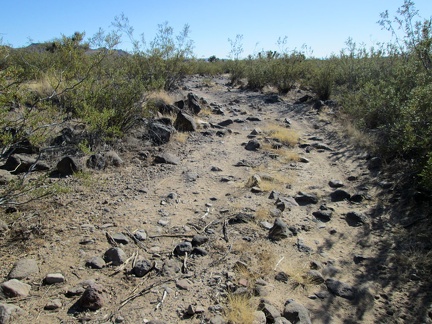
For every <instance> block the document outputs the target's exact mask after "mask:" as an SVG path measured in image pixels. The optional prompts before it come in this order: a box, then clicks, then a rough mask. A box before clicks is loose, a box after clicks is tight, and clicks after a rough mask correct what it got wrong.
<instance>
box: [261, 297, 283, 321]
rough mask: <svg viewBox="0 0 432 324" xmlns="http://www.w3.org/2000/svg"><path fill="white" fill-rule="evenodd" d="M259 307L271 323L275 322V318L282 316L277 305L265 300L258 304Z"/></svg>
mask: <svg viewBox="0 0 432 324" xmlns="http://www.w3.org/2000/svg"><path fill="white" fill-rule="evenodd" d="M258 309H259V310H260V311H262V312H263V313H264V314H265V318H267V320H268V321H270V323H273V322H274V320H275V318H278V317H280V316H281V313H280V311H278V310H277V308H276V307H274V306H273V305H272V304H270V303H269V302H266V301H265V300H261V302H260V304H259V305H258Z"/></svg>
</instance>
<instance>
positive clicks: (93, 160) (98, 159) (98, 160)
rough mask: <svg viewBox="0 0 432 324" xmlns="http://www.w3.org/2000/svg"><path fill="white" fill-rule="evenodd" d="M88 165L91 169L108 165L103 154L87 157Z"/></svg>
mask: <svg viewBox="0 0 432 324" xmlns="http://www.w3.org/2000/svg"><path fill="white" fill-rule="evenodd" d="M86 166H87V168H89V169H95V170H103V169H105V167H106V166H107V163H106V159H105V157H104V156H103V155H102V154H93V155H90V157H89V158H88V159H87V162H86Z"/></svg>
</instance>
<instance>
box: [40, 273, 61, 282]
mask: <svg viewBox="0 0 432 324" xmlns="http://www.w3.org/2000/svg"><path fill="white" fill-rule="evenodd" d="M63 282H65V277H64V276H63V275H62V274H61V273H50V274H47V275H46V277H45V279H44V283H45V284H47V285H53V284H57V283H63Z"/></svg>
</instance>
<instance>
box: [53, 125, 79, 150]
mask: <svg viewBox="0 0 432 324" xmlns="http://www.w3.org/2000/svg"><path fill="white" fill-rule="evenodd" d="M60 134H61V135H59V136H57V137H56V138H54V139H53V140H52V141H51V145H52V146H66V145H69V144H75V143H76V141H77V140H76V135H75V134H74V132H73V130H72V129H71V128H69V127H65V128H63V129H62V130H61V132H60Z"/></svg>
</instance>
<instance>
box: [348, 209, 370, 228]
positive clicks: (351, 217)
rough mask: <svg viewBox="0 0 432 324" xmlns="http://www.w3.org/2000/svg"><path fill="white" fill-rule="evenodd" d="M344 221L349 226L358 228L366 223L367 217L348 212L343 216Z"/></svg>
mask: <svg viewBox="0 0 432 324" xmlns="http://www.w3.org/2000/svg"><path fill="white" fill-rule="evenodd" d="M345 220H346V222H347V223H348V225H349V226H352V227H359V226H362V225H364V224H367V223H368V217H367V216H366V215H364V214H361V213H358V212H349V213H347V214H346V216H345Z"/></svg>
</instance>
